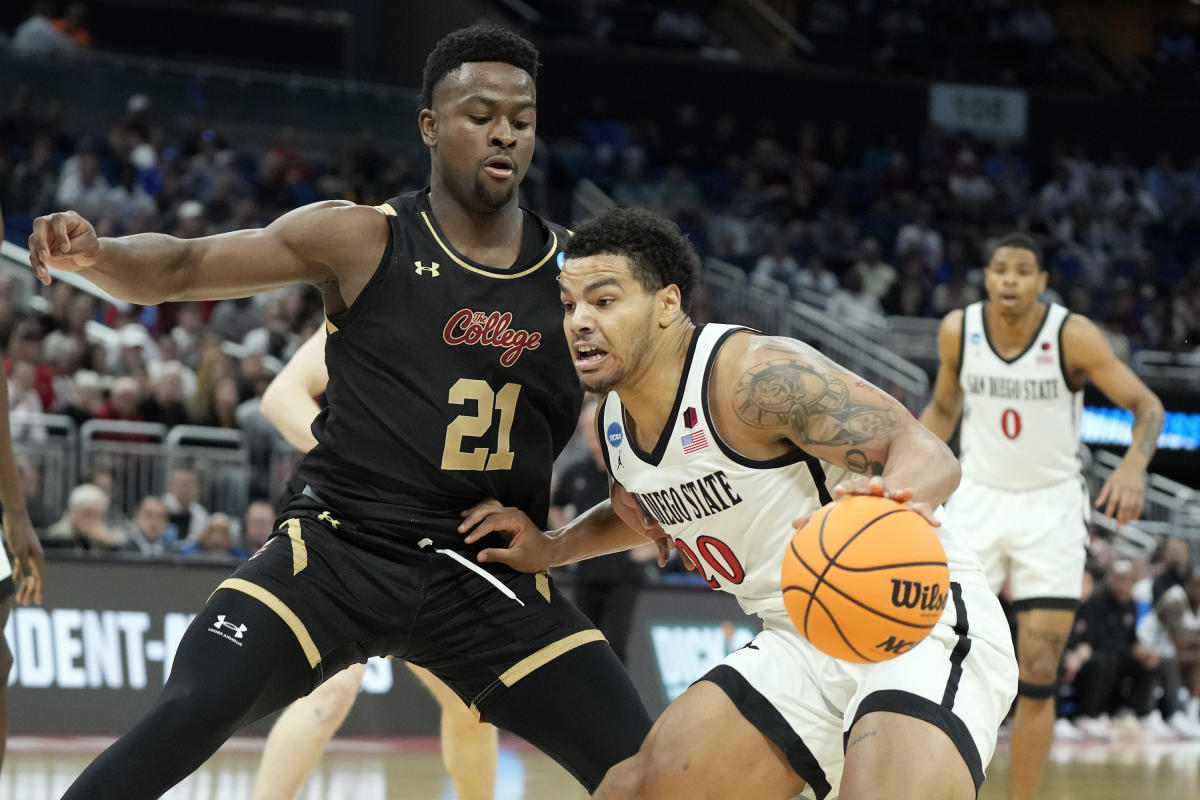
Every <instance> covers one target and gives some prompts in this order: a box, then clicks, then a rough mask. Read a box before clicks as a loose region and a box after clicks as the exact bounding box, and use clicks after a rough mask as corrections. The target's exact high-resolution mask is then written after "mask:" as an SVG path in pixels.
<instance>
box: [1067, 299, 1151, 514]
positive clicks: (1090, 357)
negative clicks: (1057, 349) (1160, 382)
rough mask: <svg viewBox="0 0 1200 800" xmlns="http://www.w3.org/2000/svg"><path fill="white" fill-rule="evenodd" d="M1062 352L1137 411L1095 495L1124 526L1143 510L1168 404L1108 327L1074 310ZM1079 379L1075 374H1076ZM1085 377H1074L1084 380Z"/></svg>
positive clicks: (1071, 367)
mask: <svg viewBox="0 0 1200 800" xmlns="http://www.w3.org/2000/svg"><path fill="white" fill-rule="evenodd" d="M1063 357H1064V359H1065V360H1066V364H1067V370H1068V372H1069V373H1082V375H1083V376H1086V377H1087V378H1088V379H1090V380H1091V381H1092V383H1094V384H1096V388H1097V389H1099V390H1100V391H1102V392H1104V394H1105V395H1106V396H1107V397H1108V399H1109V400H1112V401H1113V402H1114V403H1116V404H1117V405H1118V406H1120V407H1121V408H1124V409H1125V410H1127V411H1131V412H1133V438H1132V440H1131V442H1130V445H1129V449H1128V450H1126V451H1125V457H1124V458H1123V459H1122V460H1121V463H1120V465H1118V467H1117V468H1116V469H1115V470H1113V473H1112V474H1111V475H1109V476H1108V480H1106V481H1105V482H1104V486H1103V487H1102V488H1101V489H1100V494H1099V495H1097V496H1096V508H1103V509H1104V513H1105V515H1107V516H1109V517H1116V520H1117V524H1118V525H1124V524H1126V523H1128V522H1130V521H1131V520H1135V519H1137V518H1138V517H1139V516H1141V514H1142V503H1143V502H1144V500H1145V494H1146V467H1148V466H1149V465H1150V459H1152V458H1153V457H1154V452H1155V450H1157V449H1158V435H1159V433H1161V432H1162V423H1163V405H1162V401H1161V400H1159V399H1158V395H1156V394H1155V393H1154V392H1152V391H1150V387H1149V386H1147V385H1146V384H1144V383H1142V380H1141V378H1139V377H1138V376H1137V375H1135V374H1134V372H1133V370H1131V369H1130V368H1129V367H1128V366H1127V365H1126V364H1125V362H1123V361H1121V359H1119V358H1117V354H1116V353H1114V352H1113V349H1112V347H1111V346H1110V345H1109V343H1108V339H1106V338H1105V336H1104V332H1103V331H1101V330H1100V328H1099V327H1097V325H1096V323H1094V322H1092V321H1091V320H1089V319H1088V318H1087V317H1083V316H1080V315H1078V314H1072V315H1071V316H1070V317H1068V318H1067V321H1066V322H1065V323H1063ZM1071 377H1072V379H1073V382H1075V381H1074V377H1075V376H1074V375H1072V376H1071ZM1081 383H1082V380H1080V381H1078V382H1075V385H1080V384H1081Z"/></svg>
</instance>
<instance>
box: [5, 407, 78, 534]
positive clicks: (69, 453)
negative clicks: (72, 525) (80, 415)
mask: <svg viewBox="0 0 1200 800" xmlns="http://www.w3.org/2000/svg"><path fill="white" fill-rule="evenodd" d="M10 422H11V423H13V424H14V427H15V426H16V425H25V426H35V427H36V428H38V429H40V430H41V431H42V432H43V433H44V434H45V435H44V437H43V438H40V439H39V440H37V441H33V440H28V439H26V440H21V439H20V438H14V440H13V455H14V456H16V459H17V464H18V468H21V467H23V466H26V465H27V466H28V467H30V468H32V469H33V470H34V472H35V473H36V474H37V493H38V500H39V501H40V502H41V504H42V505H43V506H44V507H45V508H47V509H49V510H51V511H53V512H54V513H56V514H57V513H58V512H59V511H61V510H62V509H63V508H65V507H66V505H67V495H69V494H70V493H71V489H73V488H75V484H76V482H77V480H78V473H79V455H78V451H79V431H78V430H77V429H76V426H75V420H73V419H71V418H70V417H67V416H63V415H61V414H28V413H24V412H20V411H17V412H13V414H12V415H11V417H10Z"/></svg>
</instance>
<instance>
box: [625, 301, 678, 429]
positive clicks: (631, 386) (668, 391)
mask: <svg viewBox="0 0 1200 800" xmlns="http://www.w3.org/2000/svg"><path fill="white" fill-rule="evenodd" d="M695 334H696V326H695V325H694V324H692V322H691V320H688V319H683V320H681V321H680V322H679V323H678V324H676V325H672V326H671V327H670V328H669V329H667V330H665V331H663V332H662V333H661V334H659V335H658V336H657V337H656V341H655V342H654V343H653V344H652V345H651V347H650V350H649V352H647V353H646V355H645V357H644V358H643V359H642V364H643V366H642V368H641V369H640V370H638V371H637V373H636V374H634V375H631V376H629V378H627V379H626V380H625V381H623V382H622V383H623V385H622V386H620V387H618V388H617V394H618V395H619V396H620V398H621V405H623V406H624V407H625V413H626V415H627V417H628V418H629V419H631V420H633V422H634V426H635V428H636V430H635V431H634V435H635V437H636V438H637V441H638V443H639V445H640V444H644V443H647V442H650V443H652V444H651V445H650V447H649V448H646V449H653V447H654V445H653V443H655V442H657V441H658V439H659V437H661V436H662V431H663V428H665V427H666V425H667V423H668V422H670V418H671V409H672V408H674V407H675V396H676V394H678V393H679V386H680V384H681V383H682V382H683V379H684V376H683V367H684V364H685V363H686V362H687V354H688V348H689V347H690V346H691V343H692V337H693V336H694V335H695Z"/></svg>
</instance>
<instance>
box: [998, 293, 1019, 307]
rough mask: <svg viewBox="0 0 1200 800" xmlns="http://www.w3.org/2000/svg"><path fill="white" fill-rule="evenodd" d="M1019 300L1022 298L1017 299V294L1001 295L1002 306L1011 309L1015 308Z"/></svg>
mask: <svg viewBox="0 0 1200 800" xmlns="http://www.w3.org/2000/svg"><path fill="white" fill-rule="evenodd" d="M1019 300H1020V298H1019V297H1017V296H1016V295H1015V294H1002V295H1000V305H1002V306H1010V307H1011V306H1015V305H1016V304H1017V302H1018V301H1019Z"/></svg>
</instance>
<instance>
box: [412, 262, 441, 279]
mask: <svg viewBox="0 0 1200 800" xmlns="http://www.w3.org/2000/svg"><path fill="white" fill-rule="evenodd" d="M429 263H430V264H431V265H432V266H428V267H427V266H425V265H424V264H422V263H421V262H420V261H414V262H413V266H414V267H416V272H417V274H418V275H424V274H425V273H426V272H428V273H429V274H431V275H432V276H433V277H435V278H436V277H437V276H438V267H440V266H441V264H438V263H437V262H436V261H431V262H429Z"/></svg>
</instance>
